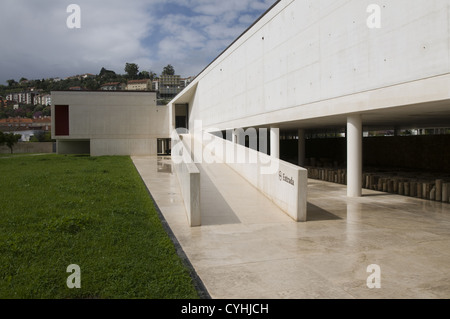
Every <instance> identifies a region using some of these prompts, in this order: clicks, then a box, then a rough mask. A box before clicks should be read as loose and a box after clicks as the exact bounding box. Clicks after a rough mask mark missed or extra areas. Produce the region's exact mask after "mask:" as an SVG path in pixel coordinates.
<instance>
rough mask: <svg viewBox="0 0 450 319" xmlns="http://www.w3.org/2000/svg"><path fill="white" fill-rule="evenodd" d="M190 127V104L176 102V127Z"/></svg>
mask: <svg viewBox="0 0 450 319" xmlns="http://www.w3.org/2000/svg"><path fill="white" fill-rule="evenodd" d="M177 128H185V129H189V104H175V129H177Z"/></svg>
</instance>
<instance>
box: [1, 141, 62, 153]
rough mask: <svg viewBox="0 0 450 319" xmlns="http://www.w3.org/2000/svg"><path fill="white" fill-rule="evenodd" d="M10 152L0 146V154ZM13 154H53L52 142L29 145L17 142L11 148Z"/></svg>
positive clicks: (28, 143)
mask: <svg viewBox="0 0 450 319" xmlns="http://www.w3.org/2000/svg"><path fill="white" fill-rule="evenodd" d="M10 153H11V150H10V149H9V148H8V147H7V146H0V154H10ZM13 153H14V154H27V153H53V142H43V143H30V142H19V143H17V144H16V145H14V147H13Z"/></svg>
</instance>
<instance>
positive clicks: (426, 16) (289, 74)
mask: <svg viewBox="0 0 450 319" xmlns="http://www.w3.org/2000/svg"><path fill="white" fill-rule="evenodd" d="M373 3H374V2H373V1H372V0H345V1H344V0H326V1H315V0H281V1H278V2H277V3H275V5H274V6H273V7H272V8H271V9H270V10H268V11H267V12H266V13H265V14H264V15H263V16H262V17H261V18H260V19H259V20H258V21H256V22H255V23H254V24H253V25H252V26H251V27H250V28H249V29H248V30H247V31H246V32H245V33H243V34H242V35H241V36H240V37H239V38H238V39H236V40H235V41H234V42H233V43H232V44H231V45H230V46H229V47H228V48H227V49H226V50H225V51H224V52H222V54H220V56H218V57H217V58H216V59H215V60H214V61H213V62H212V63H211V64H210V65H208V66H207V67H206V68H205V69H204V70H203V71H202V72H201V73H200V74H199V75H198V76H197V77H196V78H195V80H194V81H192V82H191V83H190V84H189V86H188V87H186V88H185V89H184V90H183V91H182V92H181V93H180V94H179V95H178V96H176V97H175V98H174V99H173V100H172V101H171V103H170V104H169V107H170V114H171V115H170V116H171V123H172V124H171V125H172V129H173V128H176V127H179V126H183V125H185V126H187V127H188V128H193V125H194V121H196V120H201V121H202V125H203V128H204V129H205V130H206V131H211V132H213V131H225V130H230V129H236V128H249V127H254V128H268V129H270V130H271V134H270V144H271V147H270V149H271V155H272V156H273V157H278V156H279V130H291V131H292V130H294V131H296V132H297V135H298V137H299V138H298V153H299V154H298V163H299V164H300V165H302V164H303V162H304V157H305V154H304V149H305V148H304V143H305V139H304V132H305V130H307V129H320V128H327V127H343V128H346V132H347V174H348V175H347V180H348V187H347V190H348V196H351V197H353V196H361V190H362V189H361V180H362V138H363V127H377V126H382V127H383V126H396V127H400V128H402V127H421V126H424V127H427V126H430V125H444V126H445V125H448V124H449V123H450V91H449V87H450V21H449V15H450V2H448V1H447V0H434V1H423V0H396V1H383V2H380V3H379V5H376V6H373V5H372V4H373ZM378 22H380V25H378ZM185 116H186V117H187V121H186V122H187V123H185V124H184V123H182V122H183V120H182V118H183V117H185Z"/></svg>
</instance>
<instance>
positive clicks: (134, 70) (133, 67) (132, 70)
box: [125, 63, 139, 79]
mask: <svg viewBox="0 0 450 319" xmlns="http://www.w3.org/2000/svg"><path fill="white" fill-rule="evenodd" d="M125 72H126V73H127V75H128V77H129V78H130V79H135V78H136V77H137V75H138V73H139V66H138V65H137V64H136V63H126V64H125Z"/></svg>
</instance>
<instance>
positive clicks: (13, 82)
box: [6, 79, 17, 87]
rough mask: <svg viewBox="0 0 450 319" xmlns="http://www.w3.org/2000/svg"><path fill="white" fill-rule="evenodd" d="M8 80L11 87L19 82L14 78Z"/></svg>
mask: <svg viewBox="0 0 450 319" xmlns="http://www.w3.org/2000/svg"><path fill="white" fill-rule="evenodd" d="M6 82H8V86H9V87H13V86H15V85H16V84H17V82H16V81H15V80H14V79H11V80H8V81H6Z"/></svg>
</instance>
